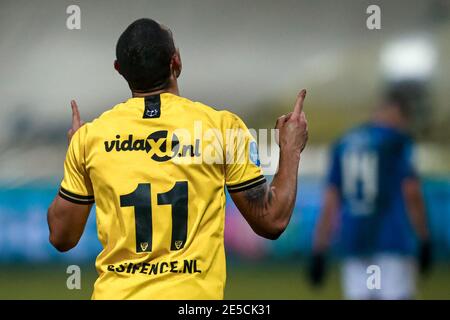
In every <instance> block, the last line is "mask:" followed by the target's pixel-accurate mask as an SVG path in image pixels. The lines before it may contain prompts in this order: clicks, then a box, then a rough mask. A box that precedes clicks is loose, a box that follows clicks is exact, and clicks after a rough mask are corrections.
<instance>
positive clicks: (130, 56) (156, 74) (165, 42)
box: [116, 19, 176, 92]
mask: <svg viewBox="0 0 450 320" xmlns="http://www.w3.org/2000/svg"><path fill="white" fill-rule="evenodd" d="M175 52H176V49H175V44H174V41H173V38H172V34H171V32H170V30H169V29H167V28H165V27H163V26H161V25H160V24H159V23H158V22H156V21H154V20H152V19H139V20H136V21H134V22H133V23H132V24H130V25H129V26H128V27H127V28H126V29H125V31H124V32H123V33H122V35H121V36H120V38H119V40H118V42H117V45H116V58H117V64H118V66H117V65H116V68H117V69H118V71H119V72H120V74H121V75H122V76H123V77H124V78H125V79H126V80H127V82H128V84H129V86H130V88H131V89H132V90H134V91H144V92H145V91H149V90H155V89H163V88H165V87H167V85H168V83H169V78H170V62H171V59H172V56H173V54H174V53H175Z"/></svg>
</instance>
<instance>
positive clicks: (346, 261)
mask: <svg viewBox="0 0 450 320" xmlns="http://www.w3.org/2000/svg"><path fill="white" fill-rule="evenodd" d="M410 109H411V108H410V105H409V102H408V98H407V97H406V96H405V94H404V92H401V91H399V90H395V89H393V90H391V91H390V92H388V94H387V95H386V99H385V100H384V102H383V103H382V104H381V105H380V106H379V107H378V108H377V110H376V111H375V114H374V116H373V119H372V121H370V122H368V123H365V124H363V125H360V126H358V127H356V128H353V129H352V130H350V131H349V132H347V133H346V134H344V135H343V136H342V137H341V138H340V139H338V141H337V142H336V143H335V145H334V146H333V149H332V154H331V163H330V170H329V173H328V178H327V188H326V191H325V198H324V206H323V211H322V213H321V217H320V219H319V222H318V225H317V229H316V234H315V239H314V248H313V259H312V264H311V266H310V276H311V279H312V281H313V283H315V284H318V283H320V282H321V281H322V278H323V275H324V270H325V269H324V255H325V252H326V250H327V249H328V247H329V245H330V242H331V239H332V236H333V234H334V231H335V229H338V230H339V232H338V234H339V237H338V238H339V244H340V246H339V248H340V249H341V254H342V258H343V260H342V261H343V263H342V281H343V290H344V295H345V297H346V298H348V299H410V298H413V297H414V295H415V278H416V265H417V264H416V259H415V257H416V252H417V251H419V255H418V256H419V267H420V269H421V270H422V271H426V270H427V269H428V267H429V264H430V245H429V234H428V227H427V223H426V216H425V206H424V202H423V198H422V193H421V189H420V183H419V179H418V177H417V174H416V171H415V169H414V166H413V161H412V145H413V142H412V139H411V137H410V136H409V135H408V134H407V128H408V122H409V118H410V113H411V110H410ZM336 226H338V228H336ZM414 233H415V235H416V236H417V238H418V239H419V241H420V245H419V248H418V247H417V241H416V239H415V237H414ZM370 266H372V267H370ZM373 266H375V267H373ZM374 268H375V269H374ZM373 272H378V274H377V275H374V276H375V277H378V276H379V279H378V280H376V279H375V278H373V279H369V277H370V276H371V275H372V273H373ZM368 279H369V281H368ZM372 280H373V281H372ZM371 281H372V282H371Z"/></svg>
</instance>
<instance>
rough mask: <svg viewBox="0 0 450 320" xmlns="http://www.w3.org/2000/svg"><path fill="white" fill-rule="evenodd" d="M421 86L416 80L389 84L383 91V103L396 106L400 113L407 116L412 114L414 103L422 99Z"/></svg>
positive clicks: (414, 107)
mask: <svg viewBox="0 0 450 320" xmlns="http://www.w3.org/2000/svg"><path fill="white" fill-rule="evenodd" d="M422 96H423V88H422V86H421V84H420V83H417V82H416V81H401V82H398V83H395V84H391V85H390V86H389V87H388V88H387V90H386V91H385V96H384V100H385V105H386V106H388V107H395V108H397V109H398V110H399V111H400V113H401V114H402V115H403V116H404V117H406V118H409V117H411V116H412V115H413V113H414V111H415V109H416V104H417V103H418V102H419V101H421V100H422V98H423V97H422Z"/></svg>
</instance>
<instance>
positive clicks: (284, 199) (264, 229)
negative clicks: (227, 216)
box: [231, 90, 308, 240]
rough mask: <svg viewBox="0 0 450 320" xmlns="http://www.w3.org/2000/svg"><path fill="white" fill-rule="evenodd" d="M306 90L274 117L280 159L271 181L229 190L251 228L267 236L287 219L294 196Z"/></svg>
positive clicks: (277, 232)
mask: <svg viewBox="0 0 450 320" xmlns="http://www.w3.org/2000/svg"><path fill="white" fill-rule="evenodd" d="M305 96H306V90H302V91H301V92H300V93H299V94H298V97H297V101H296V103H295V107H294V111H293V112H292V113H290V114H288V115H283V116H281V117H280V118H278V120H277V123H276V127H275V128H276V129H278V133H279V146H280V159H279V166H278V171H277V173H276V174H275V176H274V178H273V180H272V183H271V184H270V185H269V184H267V183H264V184H262V185H258V186H256V187H253V188H251V189H248V190H245V191H241V192H235V193H231V197H232V199H233V201H234V203H235V204H236V206H237V207H238V209H239V211H240V212H241V213H242V215H243V216H244V218H245V219H246V220H247V222H248V223H249V224H250V226H251V227H252V229H253V230H254V231H255V232H256V233H257V234H258V235H260V236H262V237H264V238H267V239H272V240H274V239H277V238H278V237H279V236H280V235H281V234H282V233H283V231H284V230H285V229H286V227H287V225H288V223H289V220H290V219H291V215H292V211H293V209H294V206H295V199H296V196H297V173H298V166H299V161H300V153H301V152H302V151H303V149H304V148H305V146H306V142H307V140H308V124H307V121H306V116H305V113H304V112H303V101H304V99H305Z"/></svg>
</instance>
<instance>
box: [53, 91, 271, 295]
mask: <svg viewBox="0 0 450 320" xmlns="http://www.w3.org/2000/svg"><path fill="white" fill-rule="evenodd" d="M158 99H160V115H159V117H154V118H144V117H143V115H144V113H145V112H146V111H147V109H146V107H145V99H144V98H131V99H129V100H127V101H126V102H124V103H121V104H118V105H116V106H115V107H114V108H113V109H111V110H109V111H107V112H105V113H103V114H102V115H101V116H100V117H99V118H97V119H95V120H94V121H92V122H91V123H87V124H85V125H84V126H83V127H81V128H80V129H79V130H78V131H77V132H76V133H75V135H74V136H73V138H72V141H71V144H70V146H69V150H68V152H67V156H66V161H65V166H64V179H63V181H62V183H61V192H60V194H63V195H65V196H67V197H65V198H66V199H68V200H71V199H75V200H77V198H78V200H80V201H81V202H83V201H87V200H86V199H90V197H92V196H94V197H95V203H96V214H97V229H98V237H99V239H100V242H101V244H102V246H103V250H102V252H101V253H100V254H99V255H98V257H97V260H96V268H97V271H98V274H99V277H98V279H97V281H96V282H95V286H94V292H93V295H92V298H93V299H222V298H223V291H224V286H225V277H226V267H225V252H224V244H223V241H224V239H223V231H224V218H225V217H224V216H225V191H224V186H225V185H227V186H228V187H229V188H230V192H231V190H232V189H233V188H234V191H236V190H238V191H239V188H242V187H245V188H248V187H251V186H252V185H255V184H258V183H261V181H262V180H263V179H264V178H263V177H262V171H261V168H260V167H259V163H258V162H257V161H255V158H254V156H255V155H254V154H251V153H252V152H251V150H250V149H251V148H250V147H249V146H250V144H255V143H254V141H253V138H252V137H251V135H250V133H249V131H248V129H247V127H246V126H245V124H244V123H243V122H242V121H241V120H240V119H239V118H238V117H237V116H236V115H234V114H232V113H230V112H227V111H216V110H214V109H213V108H210V107H208V106H205V105H203V104H201V103H198V102H193V101H190V100H188V99H185V98H182V97H178V96H176V95H173V94H169V93H163V94H161V95H159V98H158ZM150 114H151V115H154V113H153V111H151V112H150ZM200 127H201V129H199V128H200ZM230 129H238V130H240V131H241V132H243V133H244V134H243V135H239V134H238V135H237V137H236V135H235V134H234V131H233V130H230ZM166 131H167V132H166ZM235 131H236V130H235ZM155 132H157V133H155ZM199 132H200V133H199ZM174 133H175V135H176V137H177V138H178V141H179V143H178V145H177V144H176V143H174V142H173V141H176V140H177V139H176V138H175V137H174V136H173V134H174ZM227 135H228V137H227ZM230 137H231V138H230ZM198 138H200V139H198ZM228 139H230V140H233V141H235V142H236V141H237V143H234V144H230V143H229V141H228ZM212 141H214V143H212ZM230 146H231V147H230ZM253 147H254V146H253ZM164 148H165V150H164ZM124 149H125V150H124ZM130 149H133V150H130ZM108 150H109V152H108ZM118 150H119V151H118ZM173 155H175V156H173ZM167 157H172V158H171V159H169V160H167V159H166V158H167ZM233 157H234V159H235V160H238V161H233V162H238V163H231V162H232V161H228V162H230V163H227V161H224V160H227V159H228V160H229V159H230V158H233ZM252 157H253V158H252ZM155 159H156V160H155ZM161 159H162V160H161ZM212 160H215V161H212ZM184 207H186V209H187V218H186V219H184V216H183V214H184V213H185V211H186V209H185V208H184ZM138 216H139V219H140V220H139V221H140V225H137V222H136V220H137V218H138ZM149 217H151V221H150V222H149ZM174 221H177V222H176V223H175V222H174ZM142 222H146V223H142ZM183 223H184V224H183ZM185 225H187V236H186V239H184V238H183V236H182V235H183V232H182V230H184V229H183V226H185ZM180 226H181V227H180ZM149 229H150V230H151V232H150V233H149V232H148V231H149ZM139 230H140V231H139ZM174 230H175V232H174ZM137 233H139V234H140V237H141V238H140V241H138V243H137V237H138V236H137ZM172 233H174V234H175V236H177V237H179V238H180V239H172ZM180 235H181V236H180ZM142 237H144V238H142ZM143 239H144V240H143ZM145 239H147V240H145Z"/></svg>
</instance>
